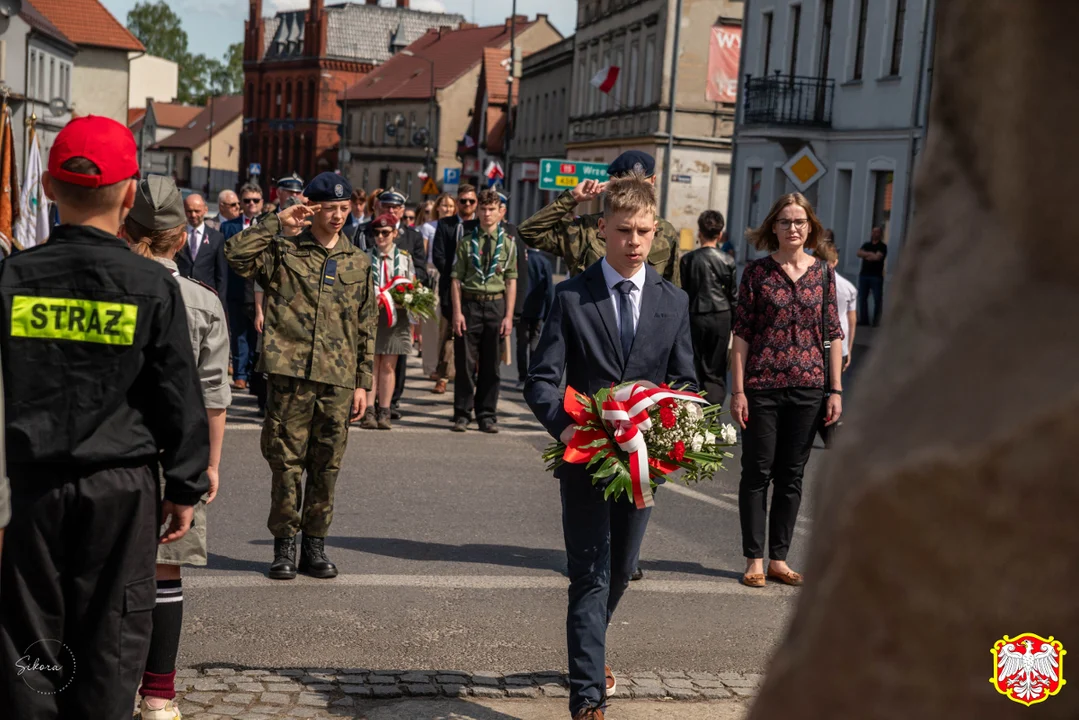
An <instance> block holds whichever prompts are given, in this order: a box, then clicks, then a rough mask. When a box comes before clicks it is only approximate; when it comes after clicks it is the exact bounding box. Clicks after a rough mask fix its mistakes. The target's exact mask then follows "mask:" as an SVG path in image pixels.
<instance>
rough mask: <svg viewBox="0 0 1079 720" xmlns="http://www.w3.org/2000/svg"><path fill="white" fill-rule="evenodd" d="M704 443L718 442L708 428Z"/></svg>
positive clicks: (712, 443)
mask: <svg viewBox="0 0 1079 720" xmlns="http://www.w3.org/2000/svg"><path fill="white" fill-rule="evenodd" d="M704 444H705V445H715V444H716V436H715V435H713V434H712V433H711V432H710V431H708V430H705V431H704Z"/></svg>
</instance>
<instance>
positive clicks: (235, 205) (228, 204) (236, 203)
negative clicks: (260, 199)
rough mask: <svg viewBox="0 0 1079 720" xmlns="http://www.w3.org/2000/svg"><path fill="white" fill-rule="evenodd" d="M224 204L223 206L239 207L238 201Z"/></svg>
mask: <svg viewBox="0 0 1079 720" xmlns="http://www.w3.org/2000/svg"><path fill="white" fill-rule="evenodd" d="M224 206H225V207H240V203H238V202H234V203H224Z"/></svg>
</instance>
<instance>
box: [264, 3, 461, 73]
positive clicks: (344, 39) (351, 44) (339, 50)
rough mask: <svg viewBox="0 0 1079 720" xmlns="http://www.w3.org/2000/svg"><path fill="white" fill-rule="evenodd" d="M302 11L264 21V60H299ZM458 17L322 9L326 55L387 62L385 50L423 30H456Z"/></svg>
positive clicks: (353, 7) (373, 8)
mask: <svg viewBox="0 0 1079 720" xmlns="http://www.w3.org/2000/svg"><path fill="white" fill-rule="evenodd" d="M306 14H307V10H290V11H283V12H279V13H277V14H276V15H274V16H273V17H272V18H267V19H266V23H265V29H264V31H263V32H264V35H263V38H264V40H265V42H264V47H265V51H264V52H265V54H264V55H263V59H264V60H289V59H292V58H296V57H301V56H302V55H303V40H304V29H305V18H306ZM463 21H464V17H463V16H462V15H454V14H447V13H429V12H422V11H419V10H410V9H407V8H396V7H380V6H377V5H366V4H360V3H341V4H337V5H327V6H326V54H327V55H328V56H329V57H338V58H348V59H350V60H361V61H365V62H370V63H373V64H375V65H378V64H381V63H383V62H385V61H386V60H388V59H389V58H390V56H391V55H392V51H391V47H392V46H399V47H405V46H406V45H408V44H409V43H411V42H412V41H414V40H415V39H416V38H418V37H420V36H421V35H423V34H424V32H426V31H427V29H428V28H437V27H441V26H446V27H457V26H458V25H460V24H461V23H462V22H463Z"/></svg>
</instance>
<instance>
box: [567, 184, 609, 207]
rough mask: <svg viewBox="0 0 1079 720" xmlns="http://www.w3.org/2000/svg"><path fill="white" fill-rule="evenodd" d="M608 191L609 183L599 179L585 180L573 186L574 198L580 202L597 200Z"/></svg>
mask: <svg viewBox="0 0 1079 720" xmlns="http://www.w3.org/2000/svg"><path fill="white" fill-rule="evenodd" d="M606 191H607V183H601V182H600V181H599V180H585V181H584V182H582V183H581V184H580V185H578V186H577V187H575V188H573V199H574V200H576V201H577V202H578V203H583V202H588V201H589V200H595V199H596V198H598V197H599V196H600V195H602V194H603V193H604V192H606Z"/></svg>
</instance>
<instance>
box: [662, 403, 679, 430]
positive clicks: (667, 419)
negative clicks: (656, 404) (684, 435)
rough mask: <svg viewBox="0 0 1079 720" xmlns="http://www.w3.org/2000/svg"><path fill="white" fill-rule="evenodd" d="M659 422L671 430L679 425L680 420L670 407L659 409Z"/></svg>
mask: <svg viewBox="0 0 1079 720" xmlns="http://www.w3.org/2000/svg"><path fill="white" fill-rule="evenodd" d="M659 421H660V423H662V424H663V427H665V428H667V429H668V430H670V429H671V428H673V427H674V426H675V425H677V424H678V418H677V417H676V416H675V414H674V410H671V409H670V408H669V407H663V408H660V409H659Z"/></svg>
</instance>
